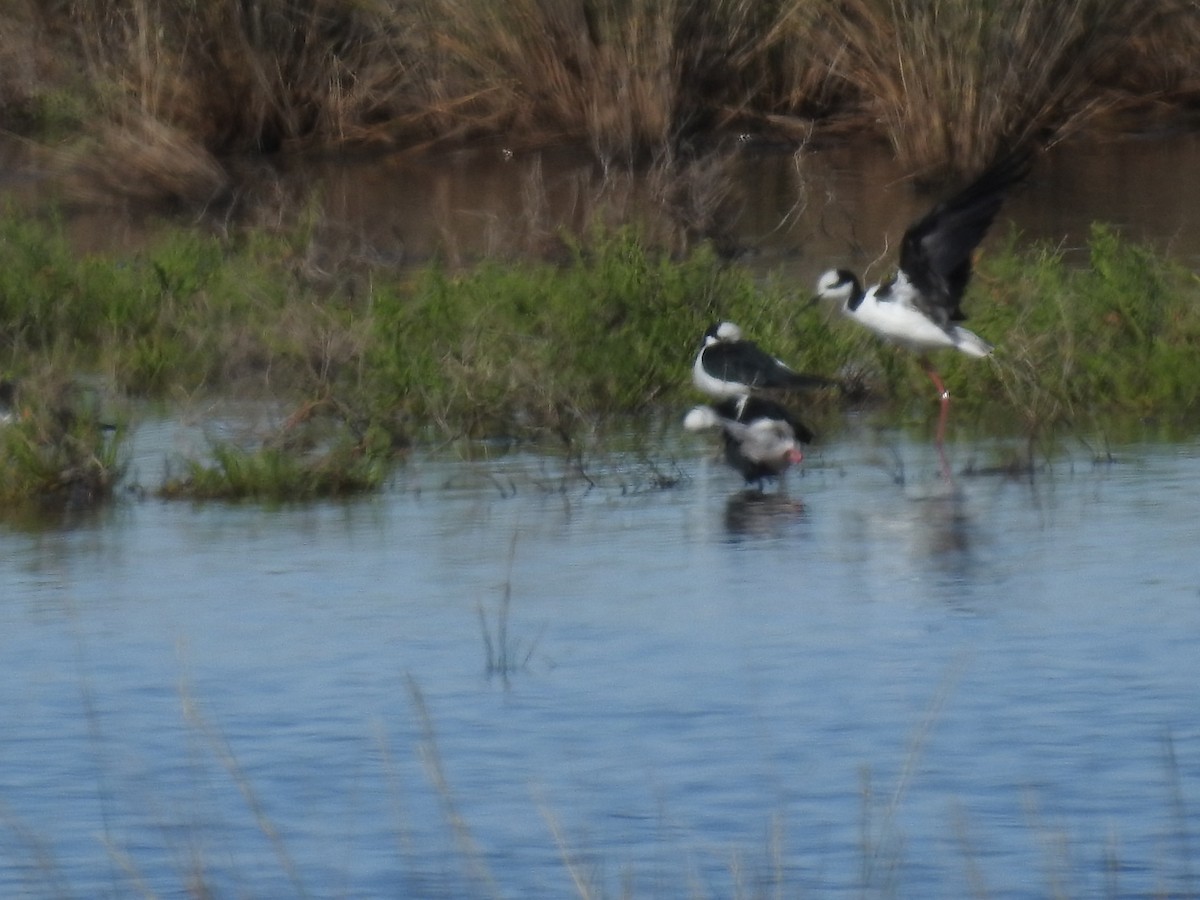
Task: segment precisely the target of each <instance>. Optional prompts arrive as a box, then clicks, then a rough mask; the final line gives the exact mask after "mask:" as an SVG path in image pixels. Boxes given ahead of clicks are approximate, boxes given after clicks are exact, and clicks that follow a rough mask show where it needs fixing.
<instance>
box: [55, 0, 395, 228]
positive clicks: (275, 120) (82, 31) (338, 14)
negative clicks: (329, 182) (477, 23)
mask: <svg viewBox="0 0 1200 900" xmlns="http://www.w3.org/2000/svg"><path fill="white" fill-rule="evenodd" d="M44 19H45V27H46V28H47V29H56V30H58V31H60V32H62V31H65V32H66V33H68V34H71V35H73V36H74V42H75V44H76V48H77V52H78V53H79V56H80V58H81V59H82V60H83V63H84V66H85V69H86V72H87V75H88V77H89V79H90V80H91V81H92V83H93V84H94V85H95V98H94V99H95V103H96V105H97V106H98V107H99V108H100V109H101V110H103V112H104V115H103V116H102V117H100V118H98V119H97V120H96V121H95V122H94V124H93V129H92V134H91V138H90V140H88V141H85V142H84V143H82V144H79V145H77V146H74V147H72V148H70V149H69V150H68V151H67V152H65V153H64V154H62V155H61V159H60V162H61V163H62V164H63V165H65V166H67V167H68V168H69V169H70V170H71V171H73V172H74V173H76V174H77V175H78V176H79V177H78V178H76V179H75V181H74V183H75V185H76V191H77V192H78V193H84V194H95V195H102V194H103V193H104V192H105V191H107V192H111V193H116V194H119V195H122V196H128V195H130V194H133V195H134V196H135V197H137V198H138V199H142V200H147V201H159V202H161V201H171V202H180V203H183V204H185V205H190V206H194V205H199V204H206V203H211V202H213V201H214V200H216V199H221V198H222V197H223V196H224V195H225V194H226V192H227V191H228V190H229V188H230V176H229V173H228V171H227V169H226V165H225V164H224V162H222V160H224V159H226V158H227V157H229V156H230V155H231V154H240V153H264V152H273V151H275V150H279V149H281V148H284V147H287V146H290V145H296V144H300V143H304V142H314V141H315V142H316V143H318V144H321V145H328V144H336V143H340V142H344V141H353V140H356V139H361V138H363V137H364V136H367V135H369V134H370V133H371V132H372V130H373V129H374V128H375V127H377V126H378V123H379V122H380V121H384V122H391V121H392V120H393V119H395V118H396V117H397V116H399V115H402V114H404V113H405V112H407V111H408V110H406V109H405V108H404V107H403V103H404V102H405V101H406V100H407V99H410V97H411V93H410V92H407V91H406V90H404V89H402V87H403V85H404V84H405V81H406V79H407V78H408V75H409V72H410V69H411V67H412V64H411V62H410V54H408V53H406V50H405V47H406V46H407V45H406V41H407V36H406V30H405V26H404V22H403V21H401V20H400V18H399V13H398V12H397V11H396V10H394V9H393V8H392V7H391V5H390V4H365V3H359V2H355V0H313V2H306V3H291V2H286V0H251V2H241V0H211V2H206V3H173V2H167V0H81V2H76V3H71V4H65V5H53V6H47V7H46V8H45V11H44ZM114 162H115V163H117V164H118V165H117V166H116V167H115V171H114V170H113V169H114V166H113V164H114ZM131 172H136V175H134V176H131V174H130V173H131Z"/></svg>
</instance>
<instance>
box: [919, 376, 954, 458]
mask: <svg viewBox="0 0 1200 900" xmlns="http://www.w3.org/2000/svg"><path fill="white" fill-rule="evenodd" d="M921 365H922V366H923V367H924V369H925V374H926V375H928V376H929V380H930V381H932V382H933V386H934V387H935V388H937V392H938V399H939V400H941V404H942V408H941V410H939V412H938V425H937V435H936V436H935V437H934V440H933V443H934V446H935V447H937V452H938V461H939V462H940V463H941V466H942V477H943V478H945V479H946V480H947V481H953V480H954V476H953V475H952V474H951V472H950V463H949V462H947V460H946V448H945V446H944V444H943V442H944V440H945V438H946V419H947V418H948V417H949V415H950V392H949V391H948V390H946V385H945V384H944V383H943V382H942V376H940V375H939V374H938V372H937V369H935V368H934V367H933V363H931V362H930V361H929V360H928V359H927V358H925V357H922V358H921Z"/></svg>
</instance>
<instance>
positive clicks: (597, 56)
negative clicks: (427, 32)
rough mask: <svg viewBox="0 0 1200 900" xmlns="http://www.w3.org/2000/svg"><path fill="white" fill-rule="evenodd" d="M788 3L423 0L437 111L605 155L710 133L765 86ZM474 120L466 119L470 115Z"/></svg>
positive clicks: (654, 149)
mask: <svg viewBox="0 0 1200 900" xmlns="http://www.w3.org/2000/svg"><path fill="white" fill-rule="evenodd" d="M784 6H785V4H782V3H776V2H767V3H754V2H751V0H716V2H713V3H704V4H697V3H688V2H683V0H639V2H621V3H611V2H601V0H570V2H565V3H562V2H553V3H552V2H546V0H511V2H508V3H497V4H482V3H476V2H472V0H431V2H430V4H429V16H430V20H431V21H433V20H436V21H437V22H438V23H440V28H439V29H437V31H436V32H435V33H436V34H437V37H436V41H437V45H438V47H439V49H440V51H441V58H442V59H444V60H445V63H444V67H443V70H442V71H443V77H442V78H441V79H440V83H442V84H447V85H449V84H455V85H458V87H457V98H455V97H451V96H447V97H446V98H445V106H446V109H447V113H448V114H450V113H453V116H452V118H454V119H456V120H457V121H458V122H460V123H462V124H463V126H464V127H471V126H472V125H473V126H474V127H475V128H476V129H480V130H487V131H497V130H503V131H505V132H506V133H508V134H509V136H510V139H511V140H515V141H518V142H519V141H520V140H521V138H522V136H524V137H525V138H527V139H533V140H538V139H539V136H542V135H547V134H550V135H554V136H556V137H559V138H564V137H565V138H573V139H579V140H584V141H586V142H587V143H588V144H589V145H590V146H591V147H592V149H593V150H594V152H595V153H596V155H597V157H598V158H600V159H602V160H616V161H619V162H630V161H635V160H638V159H641V158H646V157H649V156H654V155H660V154H663V153H664V152H667V151H669V150H672V149H678V148H679V147H681V146H684V145H686V144H687V142H688V141H689V139H691V138H693V137H694V136H696V135H697V134H701V135H703V134H711V132H712V131H713V129H714V126H715V125H717V124H719V122H720V121H721V120H722V119H723V118H727V117H728V116H730V115H733V114H735V113H736V112H738V111H739V110H740V109H741V108H742V107H743V106H745V105H747V104H749V103H751V102H752V100H753V99H754V98H755V97H756V96H757V95H758V94H759V92H760V91H761V88H762V80H763V79H764V78H765V77H767V76H766V75H765V73H764V65H763V61H764V59H765V57H766V55H767V46H768V44H770V43H773V42H776V39H775V38H774V37H772V31H773V30H774V29H775V28H776V27H777V25H778V21H779V18H780V17H781V16H782V15H783V10H784ZM470 117H473V118H474V122H472V121H471V118H470Z"/></svg>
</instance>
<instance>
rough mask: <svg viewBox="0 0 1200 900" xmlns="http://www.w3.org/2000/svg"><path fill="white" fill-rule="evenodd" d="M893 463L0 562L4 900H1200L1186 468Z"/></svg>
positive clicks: (145, 520) (527, 469)
mask: <svg viewBox="0 0 1200 900" xmlns="http://www.w3.org/2000/svg"><path fill="white" fill-rule="evenodd" d="M886 440H890V439H886ZM896 440H897V441H898V442H897V443H896V445H895V446H894V447H889V446H886V445H881V446H875V447H872V446H871V445H870V442H864V441H862V440H859V439H853V440H847V441H846V442H845V443H834V444H832V445H831V446H829V447H827V448H825V449H824V450H823V451H822V452H821V453H819V454H817V455H815V456H813V457H812V458H810V459H809V460H808V461H807V462H806V464H805V469H804V472H803V474H802V476H801V477H793V478H791V479H790V482H789V484H788V490H787V496H786V499H780V498H777V497H773V498H769V499H768V500H767V501H760V502H746V501H745V499H744V498H743V497H742V496H741V494H740V490H739V485H738V483H737V479H736V478H735V477H734V476H733V475H732V474H731V473H730V472H728V471H727V470H726V469H724V468H723V467H721V466H720V465H719V464H717V463H715V462H711V461H709V460H708V459H707V458H705V457H704V456H703V455H702V454H703V444H702V442H698V443H692V444H689V445H687V446H685V447H683V448H680V452H681V453H683V454H684V457H683V458H681V461H680V464H679V465H680V469H681V470H682V472H683V473H684V474H685V476H686V477H685V479H684V480H683V481H682V483H681V484H680V485H679V486H678V487H675V488H673V489H670V490H652V489H648V488H647V481H646V480H645V479H643V478H642V477H641V476H640V475H639V474H638V470H637V464H636V463H630V465H629V468H628V470H623V469H622V467H621V466H620V465H619V462H620V461H617V463H618V464H617V465H615V466H614V467H613V468H604V466H603V465H601V464H600V463H597V468H596V469H595V470H594V471H593V472H592V473H591V474H592V476H593V480H594V481H595V482H596V485H595V486H594V487H592V488H590V489H588V488H586V486H585V485H583V484H581V483H579V482H577V481H576V482H566V483H565V484H564V483H561V482H560V481H559V479H558V477H557V476H558V473H559V470H560V466H559V464H558V463H557V462H556V461H555V460H547V459H542V458H538V457H533V456H520V455H518V456H510V457H505V458H502V459H498V460H495V461H492V462H460V461H453V460H445V459H416V460H414V461H413V462H412V463H411V464H410V465H409V466H408V467H407V468H406V469H405V470H404V471H403V472H401V474H400V475H399V476H398V478H397V482H396V484H395V486H394V488H393V489H392V490H391V491H389V492H388V493H387V494H386V495H384V496H382V497H378V498H373V499H367V500H363V501H359V502H354V503H349V504H322V505H317V506H312V507H305V508H285V509H275V510H264V509H260V508H257V507H252V506H247V507H225V506H220V505H215V504H214V505H205V506H200V507H193V506H189V505H186V504H163V503H160V502H157V501H153V500H146V501H140V502H138V501H128V502H125V503H123V504H121V505H120V506H119V507H118V508H117V509H116V510H114V511H113V512H112V513H110V514H106V515H104V516H103V517H102V518H101V519H100V520H99V521H90V522H81V523H78V524H76V525H75V526H74V527H70V528H64V529H62V530H57V531H50V532H37V533H29V532H22V531H16V530H13V529H12V528H3V529H0V558H2V559H3V564H2V565H0V659H2V660H3V664H4V668H5V678H4V681H3V686H2V687H0V718H2V720H3V722H4V729H3V736H2V737H0V895H2V896H34V897H40V896H46V897H58V896H80V897H98V896H112V897H127V896H144V895H145V896H148V895H155V896H165V897H170V896H186V895H189V891H191V894H192V895H194V894H195V893H198V891H197V890H195V886H196V885H205V886H207V888H208V889H210V890H211V891H212V892H213V893H214V895H216V896H253V897H276V896H294V895H301V894H304V893H307V894H308V895H311V896H321V897H325V896H335V897H379V896H402V897H472V896H479V897H493V896H499V897H514V898H515V897H521V898H526V897H547V898H550V897H563V896H572V895H578V891H577V889H576V887H575V882H576V880H578V881H579V882H581V883H583V884H585V885H587V886H588V887H589V888H590V889H591V890H592V891H593V892H594V894H595V893H604V894H605V895H617V894H621V893H622V892H623V891H624V890H626V889H628V891H629V893H630V894H631V895H632V896H635V897H644V896H653V897H677V896H712V897H724V896H735V895H741V896H757V895H759V894H761V893H771V892H772V891H774V889H775V888H776V887H777V886H782V889H783V891H784V892H785V894H787V895H794V894H797V893H800V894H803V893H808V894H817V895H819V896H851V895H853V896H861V895H863V894H867V895H872V896H873V895H898V896H922V897H961V896H965V895H968V894H970V893H971V892H972V891H976V892H977V893H980V894H986V895H988V896H993V897H1036V896H1046V895H1048V894H1050V893H1051V892H1052V891H1054V890H1056V889H1061V891H1062V892H1063V893H1064V894H1066V895H1070V896H1096V895H1110V896H1135V895H1136V896H1144V895H1147V894H1150V893H1153V892H1156V891H1161V892H1163V893H1171V894H1173V895H1196V894H1197V893H1198V892H1200V863H1193V862H1192V861H1191V860H1192V858H1193V857H1194V856H1196V855H1197V852H1198V851H1200V702H1198V701H1197V695H1196V685H1197V684H1198V683H1200V653H1198V652H1197V637H1198V636H1200V554H1198V553H1197V550H1196V547H1197V544H1198V543H1200V517H1198V516H1197V514H1196V505H1197V498H1198V497H1200V446H1197V445H1195V444H1188V445H1178V444H1176V445H1144V446H1143V445H1139V446H1133V447H1126V448H1123V449H1122V450H1121V451H1120V452H1119V454H1118V458H1117V460H1116V462H1114V463H1111V464H1109V463H1103V464H1098V465H1097V464H1093V463H1092V462H1091V460H1090V457H1088V456H1087V455H1086V454H1084V453H1083V452H1082V451H1081V452H1079V453H1076V454H1068V455H1067V456H1066V457H1064V458H1063V459H1060V460H1058V461H1056V462H1055V463H1054V465H1053V466H1051V467H1050V468H1049V470H1047V471H1044V472H1040V473H1039V474H1038V476H1037V479H1036V480H1035V482H1034V483H1033V484H1030V483H1029V482H1028V481H1017V480H1010V479H1006V478H1003V477H999V476H989V477H974V478H961V479H960V481H959V487H960V489H961V493H960V496H957V497H954V496H947V495H946V492H945V491H944V490H942V489H941V487H940V486H939V484H938V482H937V481H936V479H935V478H934V476H933V473H934V471H935V467H934V465H933V460H932V457H931V454H930V452H929V450H928V448H927V447H923V446H919V445H914V444H910V443H907V442H903V441H900V440H899V439H896ZM976 453H978V454H979V455H980V457H981V458H983V457H984V456H986V453H987V448H972V447H965V446H964V447H956V448H953V450H952V454H953V456H954V457H955V461H956V463H957V464H962V463H963V462H964V461H965V460H966V459H967V458H968V457H969V456H970V455H972V454H976ZM610 462H611V461H606V462H605V463H604V465H608V464H609V463H610ZM899 462H903V464H904V473H905V476H906V478H905V482H906V483H899V479H898V478H897V475H898V474H899V468H898V463H899ZM506 590H507V591H510V596H511V606H510V609H509V616H508V623H507V624H508V632H507V645H508V646H509V648H510V650H511V661H512V671H510V672H509V673H508V674H507V676H506V677H505V676H504V675H502V674H500V673H495V672H493V673H491V674H489V673H488V671H487V653H486V648H485V641H484V638H483V628H482V626H481V623H480V610H481V609H482V611H483V614H484V616H485V617H486V619H487V622H488V629H489V633H490V636H491V640H492V642H493V645H496V644H497V643H498V642H499V636H498V634H497V619H498V616H499V611H500V609H501V605H502V600H503V598H504V596H505V593H506Z"/></svg>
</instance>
